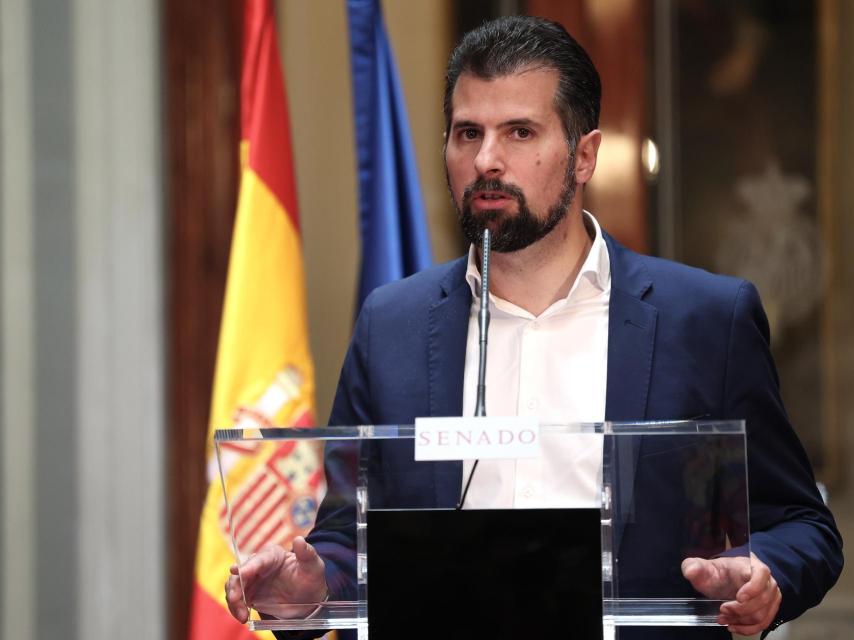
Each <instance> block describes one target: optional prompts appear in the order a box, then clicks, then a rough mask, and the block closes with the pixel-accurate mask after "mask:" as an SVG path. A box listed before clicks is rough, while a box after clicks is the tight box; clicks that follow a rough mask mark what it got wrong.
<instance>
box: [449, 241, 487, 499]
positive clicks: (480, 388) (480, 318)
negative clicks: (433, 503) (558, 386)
mask: <svg viewBox="0 0 854 640" xmlns="http://www.w3.org/2000/svg"><path fill="white" fill-rule="evenodd" d="M491 240H492V234H491V232H490V231H489V229H484V231H483V241H482V244H481V247H480V259H481V263H480V311H479V313H478V314H477V327H478V331H479V337H480V339H479V345H480V350H479V356H480V357H479V360H478V364H477V402H476V404H475V409H474V415H475V417H476V418H481V417H483V416H485V415H486V342H487V339H486V338H487V335H488V333H489V250H490V242H491ZM478 462H479V460H475V461H474V464H473V465H472V468H471V472H470V473H469V477H468V480H467V481H466V486H465V488H464V489H463V494H462V497H460V502H459V504H457V510H460V509H462V508H463V505H464V504H465V502H466V496H467V495H468V492H469V487H470V486H471V481H472V478H474V472H475V470H477V463H478Z"/></svg>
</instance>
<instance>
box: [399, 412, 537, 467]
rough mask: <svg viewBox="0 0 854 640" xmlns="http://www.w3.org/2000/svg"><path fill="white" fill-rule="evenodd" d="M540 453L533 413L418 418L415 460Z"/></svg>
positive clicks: (515, 456)
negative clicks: (526, 414)
mask: <svg viewBox="0 0 854 640" xmlns="http://www.w3.org/2000/svg"><path fill="white" fill-rule="evenodd" d="M539 456H540V427H539V424H538V422H537V419H536V418H533V417H530V416H528V417H509V418H496V417H487V418H417V419H416V420H415V459H416V460H472V459H502V458H503V459H518V458H538V457H539Z"/></svg>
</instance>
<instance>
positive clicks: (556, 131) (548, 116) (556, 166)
mask: <svg viewBox="0 0 854 640" xmlns="http://www.w3.org/2000/svg"><path fill="white" fill-rule="evenodd" d="M557 84H558V74H557V72H556V71H552V70H543V69H536V70H527V71H522V72H520V73H516V74H512V75H508V76H501V77H498V78H494V79H492V80H484V79H482V78H477V77H475V76H473V75H471V74H462V75H460V77H459V79H458V80H457V84H456V87H455V88H454V94H453V96H452V101H451V104H452V119H451V126H450V130H449V132H448V140H447V143H446V147H445V168H446V171H447V175H448V186H449V188H450V191H451V197H452V198H453V200H454V205H455V206H456V208H457V211H458V213H459V215H460V222H461V225H462V228H463V232H464V233H465V234H466V237H467V238H468V239H469V241H470V242H473V243H479V242H480V239H481V236H482V234H483V229H484V228H485V227H489V229H490V230H491V231H492V234H493V238H492V248H493V249H495V250H496V251H505V252H506V251H518V250H519V249H523V248H525V247H527V246H529V245H531V244H533V243H534V242H536V241H537V240H539V239H540V238H542V237H544V236H545V235H547V234H548V233H549V232H550V231H551V230H552V229H553V228H554V227H555V225H557V223H558V222H560V220H561V219H563V217H564V216H565V215H566V212H567V210H568V208H569V204H570V202H571V201H572V198H573V195H574V193H575V180H574V173H573V171H572V169H573V167H572V158H571V154H570V149H569V144H568V142H567V140H566V136H565V133H564V128H563V126H562V124H561V121H560V117H559V116H558V114H557V111H556V110H555V106H554V97H555V90H556V89H557Z"/></svg>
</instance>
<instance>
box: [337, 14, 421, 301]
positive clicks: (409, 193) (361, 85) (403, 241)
mask: <svg viewBox="0 0 854 640" xmlns="http://www.w3.org/2000/svg"><path fill="white" fill-rule="evenodd" d="M347 15H348V18H349V25H350V64H351V68H352V73H353V107H354V111H355V129H356V155H357V158H358V176H359V226H360V233H361V238H362V268H361V275H360V277H359V298H358V306H361V304H362V302H363V301H364V299H365V297H366V296H367V295H368V294H369V293H370V292H371V291H372V290H373V289H374V288H375V287H378V286H379V285H381V284H385V283H386V282H391V281H392V280H397V279H399V278H403V277H405V276H408V275H410V274H413V273H415V272H416V271H419V270H420V269H423V268H425V267H428V266H430V264H431V263H432V257H431V251H430V237H429V235H428V232H427V224H426V217H425V211H424V201H423V199H422V197H421V187H420V186H419V183H418V170H417V167H416V166H415V154H414V152H413V148H412V140H411V138H410V135H409V122H408V120H407V117H406V106H405V104H404V101H403V93H402V91H401V88H400V82H399V80H398V77H397V69H396V67H395V64H394V59H393V57H392V52H391V45H390V44H389V40H388V35H387V33H386V29H385V25H384V23H383V18H382V11H381V9H380V3H379V0H347Z"/></svg>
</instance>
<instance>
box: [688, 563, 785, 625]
mask: <svg viewBox="0 0 854 640" xmlns="http://www.w3.org/2000/svg"><path fill="white" fill-rule="evenodd" d="M682 575H683V576H685V578H687V579H688V581H689V582H690V583H691V586H693V587H694V588H695V589H696V590H697V591H699V592H700V593H702V594H703V595H705V596H706V597H707V598H712V599H714V600H727V601H728V602H724V603H723V604H722V605H721V611H720V614H719V615H718V624H723V625H726V626H727V628H728V629H729V631H730V632H732V633H738V634H741V635H743V636H750V635H753V634H754V633H758V632H760V631H762V630H763V629H766V628H767V627H768V626H769V625H770V624H771V623H772V622H773V621H774V616H776V615H777V611H779V610H780V601H781V600H782V599H783V595H782V594H781V593H780V587H778V586H777V581H776V580H774V576H772V575H771V570H770V569H769V568H768V566H767V565H766V564H765V563H764V562H762V561H761V560H760V559H759V558H757V557H756V556H755V555H754V554H752V553H751V554H750V558H749V559H748V558H745V557H738V558H715V559H714V560H703V559H702V558H686V559H685V560H683V561H682Z"/></svg>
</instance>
